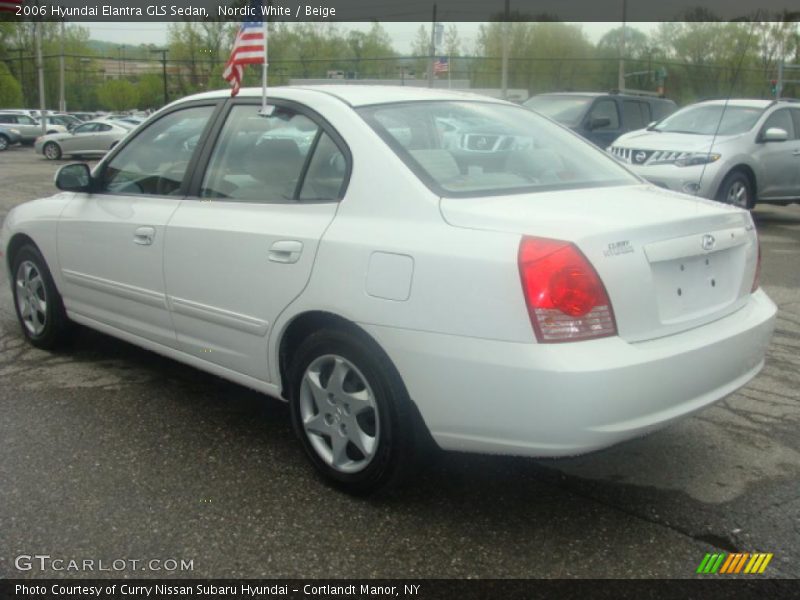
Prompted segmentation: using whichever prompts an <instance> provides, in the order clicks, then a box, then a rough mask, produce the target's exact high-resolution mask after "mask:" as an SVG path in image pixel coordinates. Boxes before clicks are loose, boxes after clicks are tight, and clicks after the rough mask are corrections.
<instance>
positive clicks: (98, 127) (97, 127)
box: [94, 123, 111, 131]
mask: <svg viewBox="0 0 800 600" xmlns="http://www.w3.org/2000/svg"><path fill="white" fill-rule="evenodd" d="M94 130H95V131H111V125H108V124H106V123H97V124H96V125H95V129H94Z"/></svg>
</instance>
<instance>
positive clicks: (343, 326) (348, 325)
mask: <svg viewBox="0 0 800 600" xmlns="http://www.w3.org/2000/svg"><path fill="white" fill-rule="evenodd" d="M322 329H338V330H344V331H349V332H351V333H355V334H357V335H360V336H365V337H366V338H368V339H369V340H370V341H371V342H372V343H374V344H375V345H377V346H378V347H380V345H379V344H378V342H377V341H376V340H374V339H373V338H372V336H370V335H369V334H368V333H367V332H366V331H364V330H363V329H362V328H361V327H359V326H358V325H356V324H355V323H354V322H353V321H350V320H349V319H345V318H344V317H342V316H339V315H337V314H335V313H332V312H328V311H322V310H309V311H306V312H302V313H299V314H297V315H295V316H294V317H293V318H292V319H291V321H289V322H288V323H287V324H286V326H285V327H284V328H283V331H282V332H281V335H280V341H279V342H278V374H279V375H280V384H281V385H280V387H281V396H283V398H285V399H286V400H288V399H289V385H288V373H289V367H290V366H291V362H292V357H293V356H294V354H295V352H296V351H297V348H298V347H299V346H300V344H302V343H303V340H304V339H306V338H307V337H308V336H309V335H311V334H312V333H314V332H316V331H320V330H322ZM384 352H385V351H384Z"/></svg>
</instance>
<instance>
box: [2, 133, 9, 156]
mask: <svg viewBox="0 0 800 600" xmlns="http://www.w3.org/2000/svg"><path fill="white" fill-rule="evenodd" d="M10 145H11V140H9V139H8V137H6V136H5V135H3V134H2V133H0V152H2V151H3V150H7V149H8V147H9V146H10Z"/></svg>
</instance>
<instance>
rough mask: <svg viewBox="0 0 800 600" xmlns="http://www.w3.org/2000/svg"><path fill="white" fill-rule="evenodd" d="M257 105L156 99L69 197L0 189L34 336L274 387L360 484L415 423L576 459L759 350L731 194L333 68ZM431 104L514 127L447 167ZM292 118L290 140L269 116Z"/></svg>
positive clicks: (689, 409)
mask: <svg viewBox="0 0 800 600" xmlns="http://www.w3.org/2000/svg"><path fill="white" fill-rule="evenodd" d="M270 104H271V112H269V111H267V112H268V114H264V113H262V111H261V90H260V89H243V90H242V91H241V92H240V93H239V95H238V96H237V97H236V98H234V99H231V98H230V92H229V91H227V90H222V91H218V92H209V93H204V94H199V95H195V96H192V97H189V98H186V99H184V100H182V101H178V102H175V103H173V104H171V105H169V106H167V107H166V108H164V109H162V110H161V111H160V112H159V113H158V114H156V115H154V116H153V117H151V118H150V119H149V120H148V121H147V122H146V123H145V124H144V125H143V126H141V127H139V128H137V129H135V130H133V131H132V132H131V134H130V135H128V136H127V137H126V138H124V139H123V140H122V141H121V142H120V143H119V145H117V146H116V147H115V148H114V149H113V150H112V151H111V152H110V153H108V154H107V155H106V156H105V157H104V158H103V160H102V161H100V162H99V163H98V165H97V166H96V167H95V168H94V169H93V170H92V171H90V170H89V167H88V166H87V165H85V164H80V163H78V164H71V165H65V166H63V167H62V168H61V169H60V170H59V171H58V174H57V176H56V185H57V187H58V188H59V189H61V190H64V191H68V192H70V193H68V194H62V193H60V194H56V195H55V196H52V197H49V198H43V199H39V200H34V201H31V202H28V203H25V204H21V205H19V206H17V207H15V208H13V209H12V210H11V211H10V212H9V213H8V216H7V217H6V219H5V220H4V222H3V226H2V229H1V230H0V249H2V251H3V252H4V256H5V260H6V261H7V266H8V268H9V271H10V282H11V285H12V287H13V289H14V294H13V295H14V302H15V310H16V314H17V317H18V319H19V321H20V324H21V327H22V331H23V333H24V335H25V336H26V337H27V339H28V340H29V341H30V342H31V343H32V344H33V345H35V346H37V347H40V348H52V347H54V346H56V345H58V344H59V343H60V342H62V341H64V339H65V338H66V337H68V334H69V324H70V322H77V323H81V324H84V325H87V326H89V327H93V328H95V329H98V330H100V331H103V332H105V333H107V334H110V335H113V336H117V337H120V338H122V339H124V340H127V341H128V342H132V343H135V344H139V345H141V346H143V347H144V348H149V349H151V350H155V351H157V352H159V353H160V354H163V355H165V356H168V357H172V358H174V359H176V360H180V361H184V362H186V363H188V364H190V365H193V366H196V367H198V368H200V369H203V370H206V371H209V372H210V373H214V374H217V375H219V376H222V377H225V378H228V379H230V380H232V381H235V382H238V383H240V384H243V385H246V386H249V387H252V388H254V389H256V390H260V391H262V392H264V393H267V394H270V395H274V396H277V397H281V398H283V399H285V400H287V401H288V402H289V406H290V414H291V416H292V420H293V423H294V426H295V428H296V431H297V433H298V436H299V438H300V441H301V443H302V445H303V448H304V449H305V452H306V453H307V455H308V457H309V459H310V461H311V462H312V464H313V465H314V466H315V467H316V469H318V471H319V472H320V473H321V474H322V475H323V476H324V477H325V479H326V480H327V481H329V482H331V483H333V484H335V485H337V486H339V487H341V488H343V489H345V490H347V491H349V492H353V493H366V492H369V491H374V490H376V489H380V488H381V487H383V486H385V485H389V484H390V483H392V482H394V481H396V480H397V479H398V478H399V477H401V476H402V475H403V473H404V471H407V470H408V469H411V468H412V466H413V464H414V460H413V458H414V456H419V455H418V454H417V452H419V451H420V450H419V449H420V448H424V447H425V446H424V443H423V442H422V441H423V440H425V439H428V437H427V436H428V435H430V436H432V438H433V440H434V441H435V442H436V443H437V444H438V445H439V446H441V447H442V448H444V449H447V450H461V451H470V452H484V453H504V454H517V455H527V456H564V455H574V454H579V453H583V452H588V451H592V450H596V449H599V448H604V447H607V446H609V445H612V444H615V443H617V442H620V441H622V440H626V439H629V438H633V437H638V436H641V435H643V434H645V433H647V432H650V431H652V430H654V429H657V428H659V427H662V426H664V425H666V424H668V423H670V422H672V421H675V420H676V419H679V418H682V417H685V416H687V415H689V414H692V413H694V412H696V411H698V410H700V409H702V408H704V407H706V406H708V405H710V404H712V403H714V402H716V401H717V400H720V399H721V398H723V397H725V396H726V395H728V394H730V393H732V392H733V391H735V390H736V389H738V388H739V387H741V386H742V385H744V384H745V383H747V382H748V381H749V380H750V379H751V378H752V377H754V376H755V375H756V374H757V373H758V372H759V370H760V369H761V368H762V366H763V364H764V355H765V352H766V347H767V344H768V343H769V340H770V336H771V333H772V329H773V327H774V322H775V314H776V307H775V305H774V304H773V303H772V301H771V300H770V299H769V298H768V297H767V295H766V294H765V293H764V292H763V291H762V290H761V289H760V288H759V275H758V273H759V255H760V253H759V249H758V240H757V236H756V231H755V227H754V224H753V220H752V218H751V216H750V214H749V213H748V212H747V211H742V210H739V209H736V208H732V207H728V206H722V205H718V204H714V203H711V202H698V201H697V200H696V199H693V198H689V197H687V196H686V195H683V194H678V193H673V192H670V191H668V190H663V189H659V188H658V187H655V186H652V185H650V184H647V183H646V182H644V181H643V180H641V179H640V178H639V177H638V176H636V175H634V174H633V173H631V172H630V171H629V170H628V169H626V168H624V167H623V166H622V165H620V164H619V163H618V162H617V161H615V160H614V159H613V158H612V157H611V156H609V155H608V154H607V153H606V152H604V151H602V150H600V149H598V148H596V147H595V146H593V145H592V144H589V143H587V142H585V141H583V140H581V139H580V138H579V137H578V136H575V135H573V134H572V133H570V132H568V131H566V130H565V129H564V128H563V127H561V126H559V125H557V124H555V123H553V122H552V121H550V120H549V119H546V118H544V117H541V116H540V115H537V114H536V113H534V112H533V111H530V110H527V109H524V108H521V107H519V106H517V105H514V104H511V103H508V102H503V101H500V100H493V99H488V98H486V97H482V96H470V95H466V94H461V93H454V92H448V91H446V90H429V89H419V88H409V87H380V86H332V85H331V86H320V87H318V88H314V87H302V88H291V87H287V88H273V89H272V90H271V91H270ZM440 119H457V120H458V121H465V122H471V121H472V120H474V119H482V120H483V122H484V123H485V124H486V125H487V127H488V126H491V127H493V128H495V129H498V130H499V129H504V130H505V129H511V130H514V131H516V137H519V138H527V139H529V140H530V147H528V148H523V149H519V150H517V151H513V152H509V153H508V154H507V156H506V157H505V161H504V162H503V163H502V164H500V163H498V161H497V160H496V158H497V157H496V156H495V155H494V154H489V153H487V154H486V157H487V162H486V163H485V165H482V164H481V163H480V162H479V161H477V160H476V157H475V156H474V155H471V156H470V158H469V160H470V163H469V164H468V165H464V164H462V163H461V162H460V158H459V155H458V153H452V152H451V151H450V150H449V149H447V148H445V147H443V145H442V138H441V136H439V135H437V127H438V126H437V121H438V120H440ZM311 127H313V128H314V129H315V140H314V142H313V144H311V145H310V146H309V147H308V148H305V149H304V150H301V149H300V147H299V145H298V143H297V142H296V141H295V140H294V139H292V138H291V137H290V136H288V135H283V136H281V137H278V138H269V137H265V136H264V135H263V134H264V133H266V132H268V131H270V130H274V129H277V128H280V129H281V130H282V131H283V132H284V134H285V133H286V132H287V130H289V129H295V130H297V131H298V132H307V131H308V130H309V129H310V128H311ZM395 132H403V133H402V134H401V135H400V136H399V137H397V136H396V135H395ZM298 137H300V134H299V133H298ZM192 139H197V140H198V141H197V143H189V141H190V140H192Z"/></svg>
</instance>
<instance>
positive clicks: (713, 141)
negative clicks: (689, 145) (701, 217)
mask: <svg viewBox="0 0 800 600" xmlns="http://www.w3.org/2000/svg"><path fill="white" fill-rule="evenodd" d="M760 16H761V9H759V10H757V11H756V14H755V16H754V17H753V20H752V21H751V22H750V31H748V32H747V40H746V41H745V43H744V48H742V54H741V56H740V57H739V64H738V65H736V72H734V74H733V79H732V80H731V87H730V89H729V90H728V94H727V95H726V96H725V103H724V104H723V105H722V112H721V113H720V115H719V120H718V121H717V127H716V129H714V135H713V136H712V137H711V145H710V146H709V147H708V152H707V153H706V157H708V156H710V155H711V151H712V150H713V149H714V144H716V142H717V136H718V135H719V130H720V128H721V127H722V120H723V119H724V118H725V111H727V110H728V103H729V102H730V101H731V94H733V86H734V85H736V83H737V82H738V81H739V74H740V73H741V72H742V64H744V57H745V56H746V54H747V48H748V47H749V46H750V40H751V39H752V38H753V30H754V29H755V26H756V23H758V20H759V17H760ZM707 166H708V163H707V162H704V163H703V170H702V171H700V179H699V180H698V181H697V190H698V192H699V191H700V189H701V187H702V184H703V176H704V175H705V174H706V167H707Z"/></svg>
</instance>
